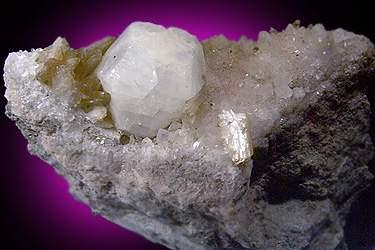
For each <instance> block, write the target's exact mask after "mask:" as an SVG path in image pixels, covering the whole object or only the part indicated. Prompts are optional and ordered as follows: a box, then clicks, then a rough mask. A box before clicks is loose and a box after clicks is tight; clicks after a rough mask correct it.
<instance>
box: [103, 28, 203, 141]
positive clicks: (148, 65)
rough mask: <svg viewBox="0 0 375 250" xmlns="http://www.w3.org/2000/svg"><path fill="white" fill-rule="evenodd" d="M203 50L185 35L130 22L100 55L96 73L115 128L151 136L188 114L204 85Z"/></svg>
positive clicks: (197, 42)
mask: <svg viewBox="0 0 375 250" xmlns="http://www.w3.org/2000/svg"><path fill="white" fill-rule="evenodd" d="M205 71H206V67H205V60H204V55H203V49H202V46H201V44H200V43H199V41H198V40H197V38H196V37H195V36H194V35H191V34H189V33H188V32H187V31H185V30H182V29H178V28H174V27H170V28H168V29H166V28H164V27H163V26H161V25H156V24H152V23H144V22H135V23H132V24H131V25H129V27H128V28H127V29H126V30H125V31H124V32H123V33H122V34H121V35H120V36H119V38H118V39H117V40H116V41H115V42H114V43H113V44H112V46H111V47H110V48H109V49H108V51H107V52H106V53H105V54H104V56H103V60H102V61H101V62H100V64H99V66H98V68H97V75H98V78H99V79H100V81H101V83H102V85H103V88H104V90H105V91H106V92H108V93H109V94H110V95H111V103H110V108H111V112H112V117H113V119H114V122H115V125H116V127H117V128H118V129H122V130H125V131H127V132H129V133H131V134H134V135H138V136H148V137H154V136H156V134H157V132H158V130H159V129H160V128H164V127H166V126H168V125H169V124H170V123H171V122H172V121H174V120H177V119H179V118H180V117H181V114H182V113H183V112H184V111H186V110H188V111H189V112H194V111H195V110H194V109H196V108H198V106H199V105H196V103H194V101H193V102H187V101H188V100H191V99H193V100H196V101H199V100H200V99H199V98H196V99H194V97H195V96H196V95H197V94H198V93H199V92H200V90H201V88H202V86H203V84H204V75H205Z"/></svg>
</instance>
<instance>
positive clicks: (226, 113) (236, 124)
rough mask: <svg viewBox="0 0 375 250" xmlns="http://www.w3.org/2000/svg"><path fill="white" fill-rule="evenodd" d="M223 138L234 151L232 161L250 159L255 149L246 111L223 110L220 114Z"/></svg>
mask: <svg viewBox="0 0 375 250" xmlns="http://www.w3.org/2000/svg"><path fill="white" fill-rule="evenodd" d="M219 127H220V130H221V138H222V139H224V142H225V145H226V146H227V147H228V148H229V149H231V151H232V161H233V162H234V163H236V164H239V163H242V162H245V161H247V160H248V159H250V157H251V156H252V155H253V153H254V150H253V146H252V144H251V138H250V133H249V123H248V121H247V116H246V114H245V113H234V112H233V110H231V109H230V110H222V112H221V113H220V114H219Z"/></svg>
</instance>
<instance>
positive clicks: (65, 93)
mask: <svg viewBox="0 0 375 250" xmlns="http://www.w3.org/2000/svg"><path fill="white" fill-rule="evenodd" d="M115 39H116V38H115V37H106V38H104V39H102V40H99V41H97V42H94V43H92V44H91V45H89V46H88V47H83V48H80V49H78V50H74V49H72V48H70V47H69V44H68V42H67V41H66V40H65V39H64V38H61V37H58V38H57V39H56V41H55V42H54V43H53V44H52V45H50V46H49V47H47V48H45V49H43V50H38V53H37V55H36V57H37V58H36V62H37V63H38V68H37V69H36V75H35V76H36V79H37V80H38V81H40V82H42V83H45V84H47V85H49V86H50V87H51V88H52V89H53V90H54V92H55V93H56V94H57V95H58V96H59V97H60V98H61V101H63V102H66V103H65V104H66V105H67V106H68V107H73V108H80V109H82V110H83V111H84V112H85V113H86V115H87V118H88V119H90V120H91V121H92V122H93V123H97V125H99V126H104V127H111V126H112V121H111V118H110V115H109V113H108V112H107V107H106V106H107V105H108V103H109V101H110V95H109V94H108V93H106V92H105V91H104V90H103V87H102V85H101V84H100V81H99V79H98V78H97V77H96V74H95V73H94V70H95V68H96V67H97V66H98V64H99V62H100V61H101V60H102V56H103V54H104V53H105V52H106V50H107V49H108V48H109V46H110V45H111V44H112V43H113V42H114V41H115ZM106 118H107V119H106Z"/></svg>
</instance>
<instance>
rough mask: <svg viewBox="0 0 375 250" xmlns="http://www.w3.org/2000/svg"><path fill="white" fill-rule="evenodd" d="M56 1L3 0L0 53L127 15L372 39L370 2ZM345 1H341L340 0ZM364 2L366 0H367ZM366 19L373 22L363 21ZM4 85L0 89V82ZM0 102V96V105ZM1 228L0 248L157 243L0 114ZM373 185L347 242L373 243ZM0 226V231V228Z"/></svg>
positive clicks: (80, 40) (76, 34) (232, 35)
mask: <svg viewBox="0 0 375 250" xmlns="http://www.w3.org/2000/svg"><path fill="white" fill-rule="evenodd" d="M280 2H283V3H278V2H276V1H272V2H270V1H268V2H267V1H256V2H252V1H247V2H246V1H210V2H209V1H170V2H167V1H145V0H140V1H132V2H130V1H118V2H114V1H88V2H80V1H73V2H69V1H60V2H59V4H56V3H54V1H50V2H33V3H32V2H22V1H21V2H17V3H10V4H7V5H6V7H5V8H6V14H5V15H3V16H1V19H3V20H1V23H2V24H3V29H2V33H3V34H2V40H3V41H2V50H1V59H2V61H4V60H5V58H6V56H7V54H8V53H9V52H12V51H18V50H21V49H22V50H25V49H26V50H30V49H31V48H39V47H46V46H48V45H50V44H51V43H52V42H53V41H54V40H55V39H56V37H57V36H62V37H65V38H66V39H67V40H68V42H69V43H70V44H71V46H72V47H73V48H79V47H82V46H86V45H88V44H90V43H91V42H94V41H95V40H98V39H100V38H103V37H105V36H107V35H112V36H117V35H119V34H120V33H121V32H122V31H123V30H124V29H125V28H126V27H127V25H129V24H130V23H131V22H133V21H150V22H154V23H158V24H162V25H164V26H176V27H179V28H183V29H186V30H188V31H189V32H190V33H192V34H195V35H196V36H197V37H198V39H199V40H201V39H206V38H209V37H210V36H213V35H218V34H224V35H225V36H226V37H227V38H229V39H235V40H237V39H239V38H240V36H241V35H246V36H247V37H249V38H251V39H255V40H256V39H257V34H258V32H259V31H261V30H269V29H270V27H273V28H276V29H277V30H278V31H281V30H282V29H283V28H285V27H286V25H287V24H288V23H290V22H293V21H294V20H296V19H299V20H301V24H302V25H304V26H307V25H308V24H309V23H323V24H324V25H325V26H326V28H328V29H333V28H337V27H343V28H345V29H348V30H351V31H354V32H356V33H359V34H364V35H366V36H368V37H370V38H371V39H372V41H374V37H373V33H371V27H370V26H369V25H366V22H369V20H370V17H371V15H370V11H369V9H370V8H372V7H370V8H369V6H366V5H363V4H362V3H361V2H360V1H356V5H354V6H345V5H344V4H343V3H339V4H340V5H339V8H338V9H335V8H333V7H332V6H328V5H326V4H321V3H320V2H316V1H315V2H303V1H301V2H297V1H296V2H293V1H287V2H284V1H280ZM346 2H348V1H346ZM367 2H368V1H367ZM368 3H369V2H368ZM369 24H372V25H373V23H371V22H370V23H369ZM2 92H4V89H2ZM5 103H6V100H5V98H2V99H1V107H4V106H5ZM0 125H1V128H2V129H1V133H2V137H1V146H2V151H1V156H2V159H3V160H2V163H1V167H0V187H1V189H0V190H1V198H2V199H1V203H0V204H1V205H0V207H1V216H2V220H1V223H0V225H1V229H2V230H1V231H2V234H1V235H0V248H2V249H5V248H3V246H4V245H5V244H7V243H10V244H11V247H9V246H8V247H7V248H8V249H33V248H37V249H93V250H94V249H95V250H99V249H108V250H112V249H122V250H126V249H165V248H164V247H163V246H161V245H158V244H154V243H151V242H149V241H147V240H146V239H144V238H143V237H142V236H139V235H137V234H135V233H133V232H130V231H128V230H126V229H123V228H121V227H119V226H117V225H115V224H114V223H111V222H109V221H107V220H106V219H104V218H102V217H101V216H100V215H98V216H94V215H92V214H91V211H90V209H89V208H88V206H86V205H85V204H82V203H80V202H77V201H75V200H74V199H73V197H72V196H71V195H70V194H69V192H68V184H67V182H66V181H65V180H64V179H63V178H62V177H60V176H58V175H57V174H56V173H55V171H54V169H53V168H52V167H51V166H49V165H48V164H46V163H44V162H43V161H41V160H40V159H39V158H37V157H36V156H31V155H30V154H29V153H28V151H27V142H26V140H25V139H24V138H23V136H22V135H21V133H20V132H19V131H18V129H17V128H16V126H15V125H14V123H13V122H12V121H10V120H9V119H7V118H6V117H5V115H1V116H0ZM373 191H374V190H369V191H367V192H366V193H365V194H364V195H363V196H362V199H361V200H359V201H358V202H357V203H356V206H355V207H354V208H353V212H352V214H351V216H350V217H349V226H347V228H346V232H347V235H348V237H349V238H348V244H349V247H350V249H364V248H365V247H366V248H367V247H371V246H374V245H375V244H374V243H375V240H374V236H373V235H374V234H375V232H374V228H375V225H374V220H375V218H374V212H375V211H374V201H373ZM4 232H5V233H4Z"/></svg>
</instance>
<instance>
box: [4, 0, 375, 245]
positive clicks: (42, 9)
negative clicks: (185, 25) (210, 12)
mask: <svg viewBox="0 0 375 250" xmlns="http://www.w3.org/2000/svg"><path fill="white" fill-rule="evenodd" d="M146 2H147V1H140V2H139V3H138V4H140V5H141V4H146ZM203 2H204V1H202V3H203ZM111 3H112V1H103V2H102V4H103V5H110V4H111ZM254 3H255V2H252V1H248V2H245V5H246V6H247V7H248V8H254V6H256V5H255V4H254ZM160 4H161V5H168V4H173V3H172V2H167V1H160ZM212 4H213V5H215V4H224V5H227V6H228V10H229V9H235V8H236V1H222V2H220V1H215V2H212ZM372 4H373V3H372V2H370V1H368V0H367V1H341V2H336V1H335V2H332V1H268V2H267V1H263V2H262V6H263V7H262V8H265V10H267V8H268V9H269V10H270V11H272V12H280V13H281V14H282V15H283V16H285V17H287V18H288V19H289V20H290V22H293V21H294V20H297V19H299V20H301V24H302V25H304V26H307V25H308V24H310V23H313V24H315V23H322V24H324V26H325V27H326V29H329V30H330V29H335V28H338V27H343V28H344V29H346V30H350V31H353V32H355V33H357V34H363V35H365V36H367V37H368V38H370V40H372V41H375V37H374V32H373V30H374V21H373V19H374V8H373V5H372ZM86 5H90V2H89V1H88V2H82V1H61V2H58V1H50V2H39V1H38V2H18V1H12V2H6V3H5V2H4V3H3V7H2V15H1V17H0V18H1V27H2V29H1V30H2V31H1V33H2V34H1V44H2V46H1V61H2V62H4V61H5V58H6V56H7V54H8V53H9V52H13V51H18V50H20V49H22V50H30V49H31V48H39V47H46V46H48V45H49V44H50V43H51V41H53V40H54V39H55V38H56V37H57V36H59V35H62V34H61V32H62V31H61V30H59V29H57V28H56V25H55V24H59V25H58V27H62V26H63V24H64V19H67V18H75V15H79V12H77V11H71V9H72V8H76V7H77V6H79V7H80V8H81V9H82V11H84V10H85V6H86ZM241 6H242V7H243V6H244V2H243V1H242V4H241ZM4 10H5V11H4ZM263 11H264V9H263ZM40 37H43V39H41V38H40ZM1 92H2V93H4V88H3V86H2V90H1ZM0 99H1V100H0V101H1V107H4V106H5V104H6V100H5V98H0ZM373 106H374V105H373ZM0 125H1V146H2V148H1V149H2V151H1V157H2V164H1V167H0V187H1V189H0V190H1V193H0V194H1V203H0V208H1V222H0V225H1V228H0V229H1V233H0V248H1V249H86V247H85V246H90V249H109V250H111V249H165V248H164V247H162V246H160V245H158V244H153V243H150V242H148V241H147V240H145V239H143V238H142V237H139V244H138V246H136V245H134V246H128V247H126V246H121V245H118V246H113V245H111V244H108V248H107V247H103V245H100V246H99V245H98V246H97V248H95V247H93V246H92V245H90V244H89V240H90V239H86V240H87V242H85V241H83V242H75V243H74V244H73V243H72V242H70V239H69V238H68V237H67V238H66V241H61V236H59V235H57V234H58V233H59V232H58V231H54V230H53V226H51V227H50V228H49V227H38V226H37V225H36V226H35V227H30V226H27V227H26V226H25V225H27V224H30V223H35V220H34V219H32V218H29V217H27V216H20V211H21V209H14V206H12V207H10V206H8V204H10V203H12V204H13V205H14V204H17V200H18V199H20V200H22V197H14V196H12V194H13V193H12V187H13V186H14V185H22V183H21V181H22V178H25V177H22V173H21V172H17V171H22V167H21V166H15V165H14V163H13V158H12V157H14V155H15V152H16V150H23V151H24V150H25V148H26V141H24V139H21V138H22V135H21V134H20V133H19V132H18V131H17V128H16V127H15V126H14V124H13V122H11V121H10V120H9V119H7V118H6V117H5V115H0ZM372 130H373V123H372ZM373 135H374V133H372V136H373ZM15 137H17V138H15ZM373 138H374V136H373ZM19 141H22V142H21V143H20V142H19ZM15 142H17V143H15ZM370 168H371V171H372V173H375V171H374V163H373V161H372V162H371V164H370ZM17 175H20V177H19V178H17V177H16V176H17ZM17 181H19V183H16V182H17ZM374 186H375V185H374V181H373V185H372V186H371V187H370V188H369V189H368V190H366V191H365V192H363V193H362V195H361V197H360V198H359V200H357V202H355V204H354V205H353V207H352V209H351V213H350V215H349V217H348V219H347V223H346V226H345V234H346V238H347V239H346V241H347V244H348V247H349V249H375V215H374V214H375V201H374V194H375V188H374ZM26 188H27V187H26ZM19 204H20V205H21V204H23V203H21V202H20V203H19ZM26 211H27V209H26ZM134 237H136V236H134ZM103 244H105V243H103ZM5 246H6V247H5Z"/></svg>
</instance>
